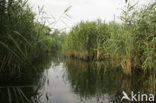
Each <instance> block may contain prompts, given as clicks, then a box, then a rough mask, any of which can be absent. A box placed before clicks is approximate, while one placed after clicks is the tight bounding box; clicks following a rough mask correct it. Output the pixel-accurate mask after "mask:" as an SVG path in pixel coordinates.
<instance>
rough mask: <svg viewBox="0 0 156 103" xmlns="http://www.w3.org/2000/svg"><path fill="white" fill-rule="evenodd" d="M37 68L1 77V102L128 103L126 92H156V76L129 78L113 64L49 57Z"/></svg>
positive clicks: (41, 60) (35, 63)
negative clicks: (125, 96) (125, 98)
mask: <svg viewBox="0 0 156 103" xmlns="http://www.w3.org/2000/svg"><path fill="white" fill-rule="evenodd" d="M34 65H35V68H32V66H28V67H27V68H26V69H25V70H23V71H21V72H22V73H21V74H20V75H19V73H14V72H12V73H10V74H9V75H8V74H4V73H1V74H0V103H27V102H33V103H127V102H128V101H127V100H124V101H123V102H121V98H122V96H123V94H122V91H125V92H126V93H127V94H130V93H131V91H134V92H135V93H137V92H138V91H139V92H141V93H146V94H150V93H153V94H155V91H156V81H155V80H156V79H155V75H150V76H147V75H141V73H137V74H134V75H132V77H128V76H126V75H124V74H123V73H122V71H121V69H120V68H116V67H113V66H112V65H110V63H109V62H105V63H103V62H98V63H95V62H84V61H80V60H76V59H61V58H59V57H57V56H49V55H48V56H43V57H40V59H37V60H35V62H34ZM9 101H10V102H9ZM143 103H145V102H143Z"/></svg>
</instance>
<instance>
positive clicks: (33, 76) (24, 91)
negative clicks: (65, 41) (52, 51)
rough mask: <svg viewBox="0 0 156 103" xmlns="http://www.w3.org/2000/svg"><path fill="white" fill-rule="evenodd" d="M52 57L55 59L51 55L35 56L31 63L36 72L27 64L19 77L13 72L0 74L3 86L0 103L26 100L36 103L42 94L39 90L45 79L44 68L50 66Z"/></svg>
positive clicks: (22, 102)
mask: <svg viewBox="0 0 156 103" xmlns="http://www.w3.org/2000/svg"><path fill="white" fill-rule="evenodd" d="M53 59H54V60H55V58H52V56H51V55H44V56H40V58H36V60H35V61H34V62H33V65H34V66H35V67H36V70H37V72H36V71H35V70H34V69H32V66H27V67H26V69H23V71H21V72H22V75H20V77H19V75H17V74H16V73H14V72H13V73H12V74H4V73H3V74H0V76H1V79H0V86H1V87H3V88H0V103H11V102H12V103H28V101H30V102H31V101H33V103H38V102H39V100H40V97H41V96H42V95H43V92H42V91H40V90H41V89H42V88H43V86H44V85H45V81H46V76H45V74H44V70H45V69H48V68H49V67H50V66H51V60H53ZM56 63H57V62H56ZM17 76H18V78H17ZM28 85H29V87H28ZM15 96H16V97H15ZM8 99H9V100H8Z"/></svg>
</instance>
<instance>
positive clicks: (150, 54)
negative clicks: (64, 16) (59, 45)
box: [63, 1, 156, 75]
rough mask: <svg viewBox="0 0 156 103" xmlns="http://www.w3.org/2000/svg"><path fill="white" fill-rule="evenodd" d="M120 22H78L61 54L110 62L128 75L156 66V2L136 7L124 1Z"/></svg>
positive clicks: (67, 38)
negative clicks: (117, 65)
mask: <svg viewBox="0 0 156 103" xmlns="http://www.w3.org/2000/svg"><path fill="white" fill-rule="evenodd" d="M122 12H123V13H122V15H121V16H120V18H121V20H122V23H117V22H115V21H111V22H109V23H106V22H104V21H101V20H97V21H92V22H89V21H86V22H81V23H79V24H78V25H76V26H74V27H73V28H72V29H71V31H70V32H69V35H67V37H66V40H65V43H64V45H63V47H64V54H65V55H66V56H68V57H76V58H79V59H83V60H104V59H109V60H111V61H115V62H116V64H120V66H121V67H122V69H123V71H124V72H125V73H126V74H128V75H131V70H132V69H141V70H143V71H146V70H147V69H151V70H152V69H154V70H155V64H156V2H154V3H152V4H149V5H145V6H143V7H141V8H137V4H134V5H131V3H130V1H126V5H125V8H123V9H122Z"/></svg>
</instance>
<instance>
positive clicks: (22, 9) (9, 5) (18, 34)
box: [0, 0, 61, 71]
mask: <svg viewBox="0 0 156 103" xmlns="http://www.w3.org/2000/svg"><path fill="white" fill-rule="evenodd" d="M39 12H40V14H41V13H42V9H41V10H39ZM35 16H36V14H35V13H34V12H32V9H31V7H30V6H29V5H28V4H27V1H25V0H0V71H5V70H7V71H8V70H20V69H21V68H23V67H24V66H25V65H27V64H29V65H30V64H31V62H32V60H33V59H34V58H37V57H38V56H39V55H41V54H43V53H47V52H50V51H52V50H53V51H56V50H58V49H60V48H61V45H60V44H61V36H59V35H58V34H59V33H60V32H59V31H57V30H55V31H54V32H52V31H51V29H50V28H49V27H48V26H45V24H41V23H39V22H37V20H36V19H35Z"/></svg>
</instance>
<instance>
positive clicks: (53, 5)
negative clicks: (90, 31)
mask: <svg viewBox="0 0 156 103" xmlns="http://www.w3.org/2000/svg"><path fill="white" fill-rule="evenodd" d="M134 1H135V2H136V1H137V0H131V2H132V3H135V2H134ZM151 1H154V0H140V1H139V4H140V5H142V4H148V3H149V2H151ZM29 4H30V5H31V6H32V7H33V10H34V11H35V12H36V11H37V8H38V6H40V7H42V6H44V11H45V12H46V13H47V14H46V15H45V16H46V17H50V19H49V22H53V21H54V18H53V17H52V15H53V16H54V17H55V19H58V18H59V17H60V16H61V14H62V13H63V12H64V10H65V9H66V8H67V7H69V6H72V7H71V9H70V10H69V11H68V12H67V14H68V15H70V16H71V17H72V18H70V20H67V19H65V18H63V17H62V20H63V21H64V22H65V23H66V24H67V25H65V23H64V22H63V21H61V20H60V21H59V22H58V23H57V24H56V25H55V26H54V28H58V29H62V28H71V27H72V26H73V25H75V24H77V23H79V22H80V21H82V20H83V21H86V20H89V21H92V20H96V19H101V20H105V21H107V22H109V21H111V20H113V19H114V15H115V16H116V20H118V16H120V15H121V8H122V7H124V5H125V0H30V1H29ZM64 16H65V15H64Z"/></svg>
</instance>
